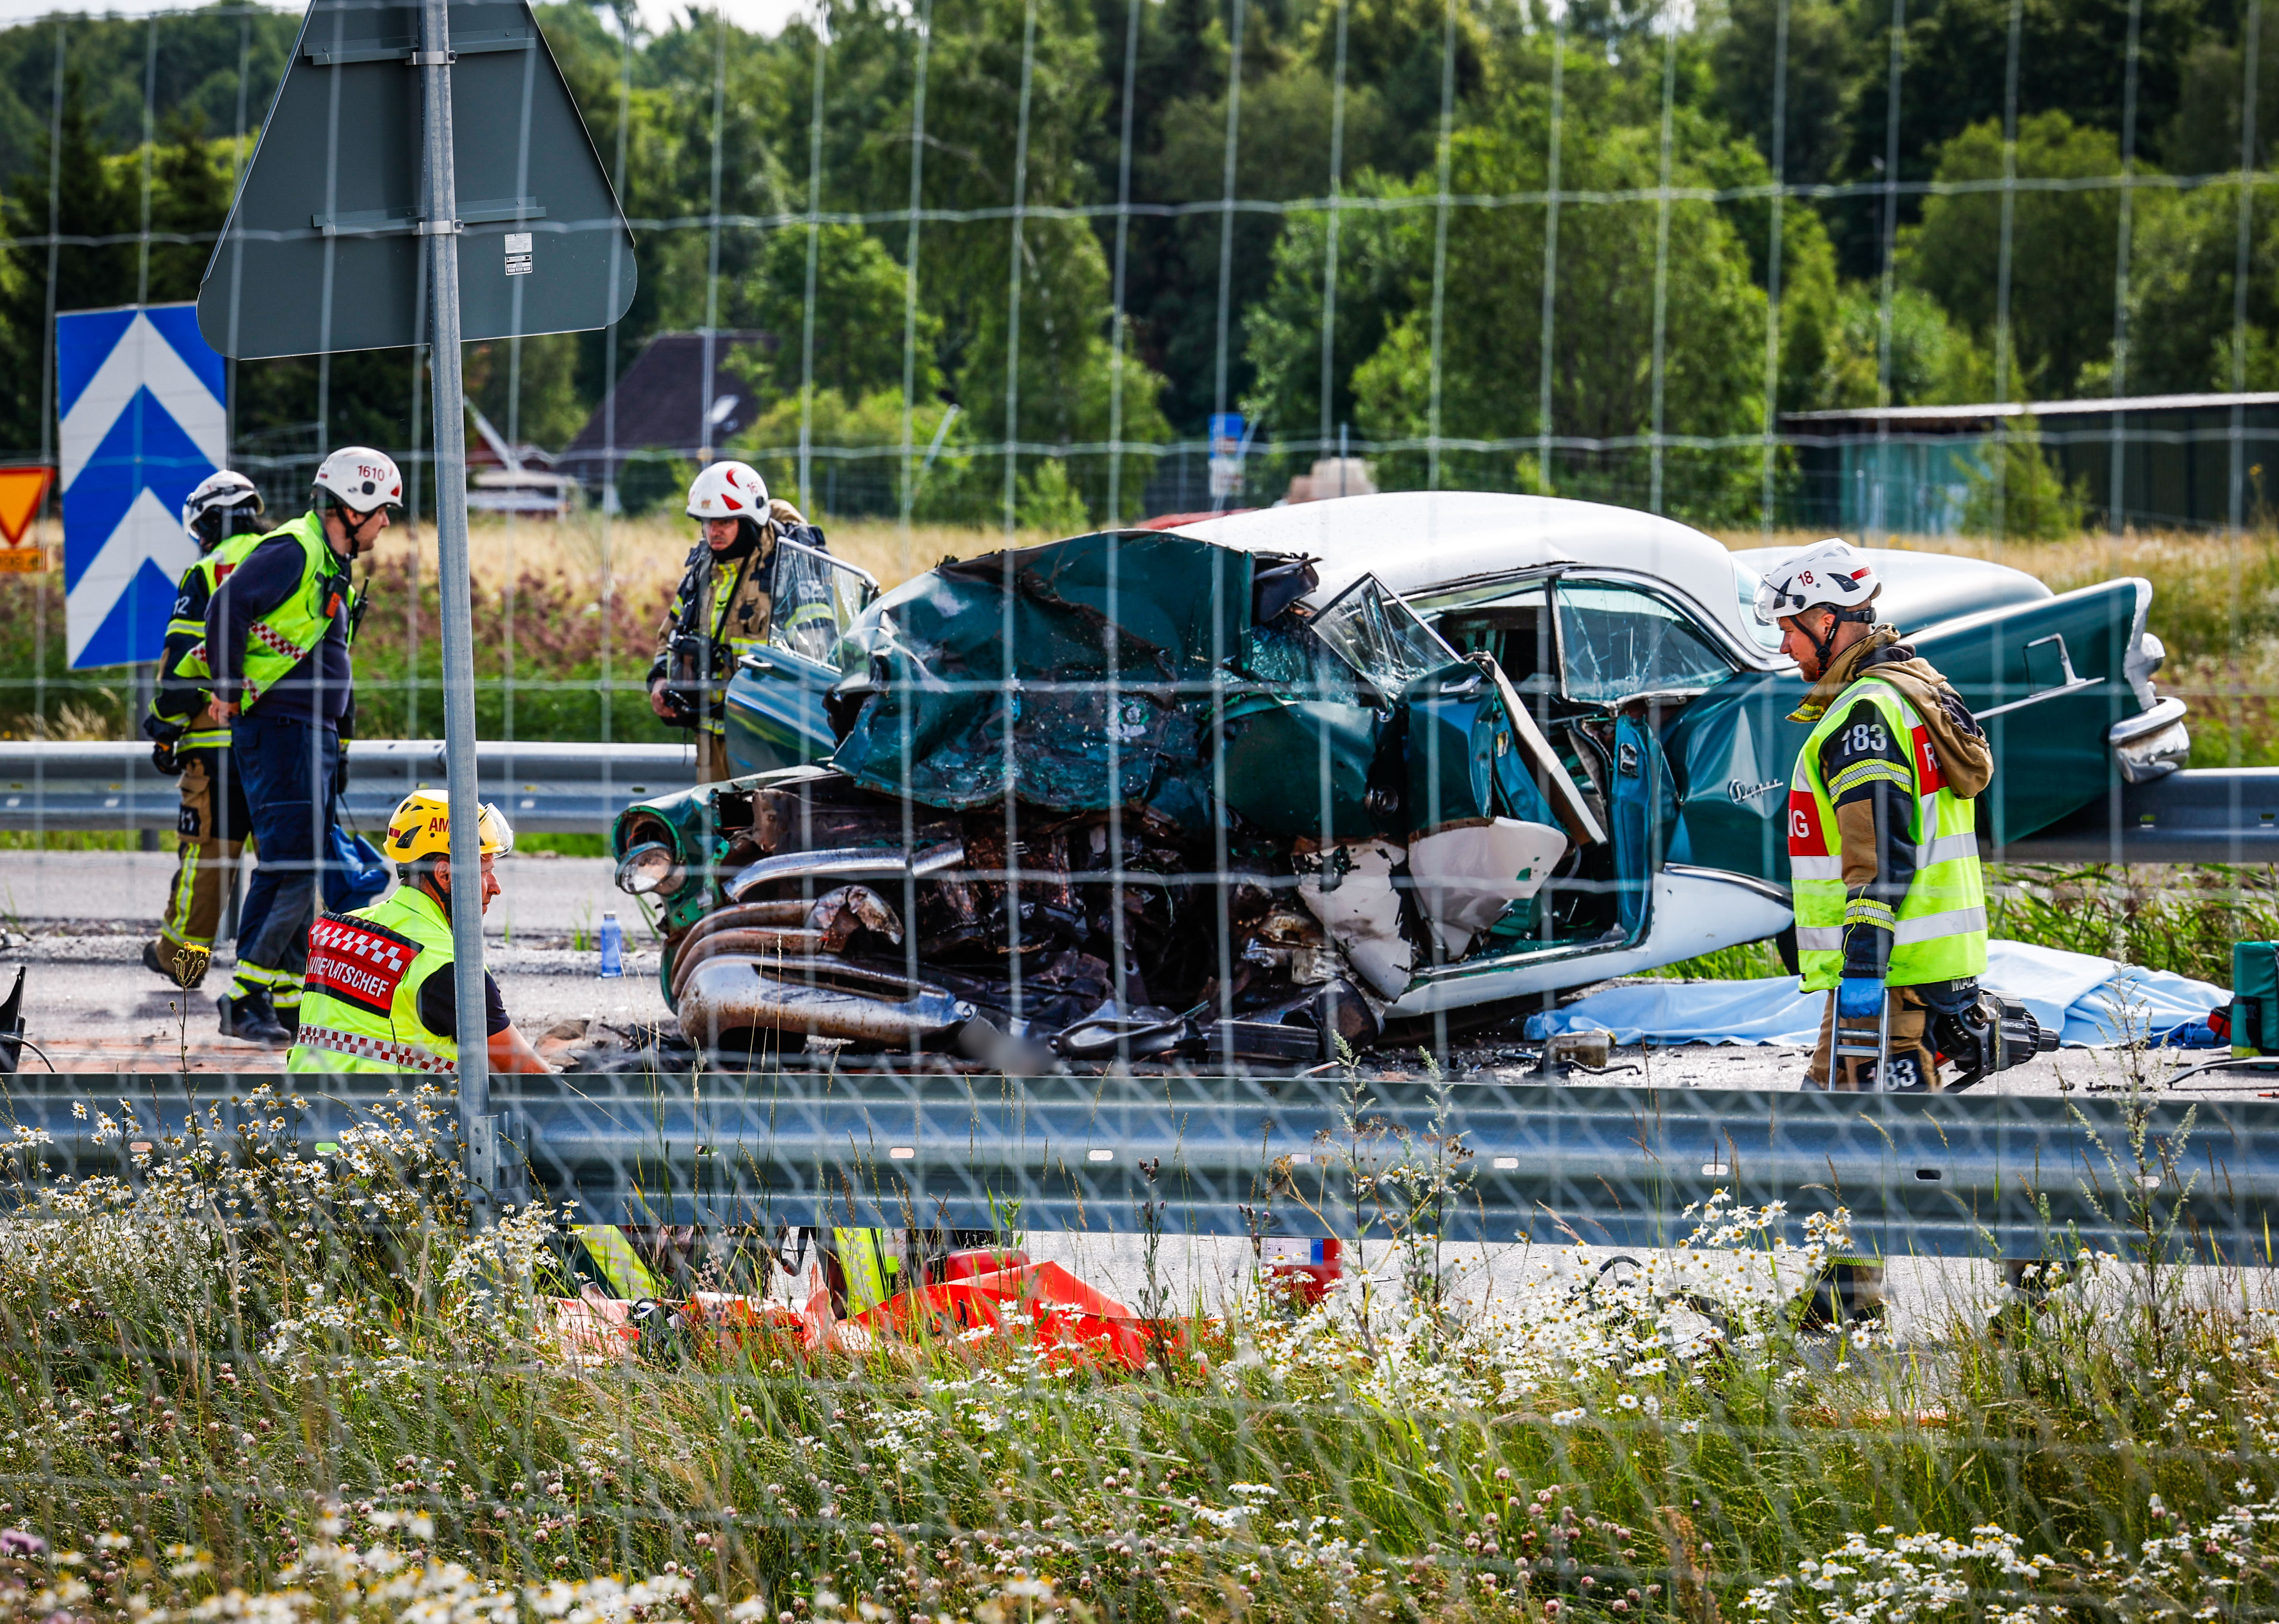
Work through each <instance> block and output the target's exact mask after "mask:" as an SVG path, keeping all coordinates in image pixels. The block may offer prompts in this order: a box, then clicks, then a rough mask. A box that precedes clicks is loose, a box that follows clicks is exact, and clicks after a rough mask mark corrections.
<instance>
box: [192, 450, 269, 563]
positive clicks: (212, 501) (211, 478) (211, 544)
mask: <svg viewBox="0 0 2279 1624" xmlns="http://www.w3.org/2000/svg"><path fill="white" fill-rule="evenodd" d="M262 505H263V504H262V501H261V493H260V492H259V491H258V490H257V489H255V488H254V484H253V481H252V480H250V479H247V478H246V477H245V476H244V475H243V474H242V473H235V472H233V471H230V470H229V469H226V468H225V469H223V470H222V471H220V472H219V473H210V474H208V475H207V476H206V477H205V478H204V479H201V480H199V481H198V484H197V488H196V490H194V491H192V492H191V493H190V494H188V495H187V496H185V497H183V498H182V528H183V529H184V530H185V531H187V532H189V537H190V540H193V541H195V542H196V543H197V544H198V550H199V551H200V552H202V553H210V552H211V551H212V550H213V549H214V548H216V547H218V546H219V545H220V543H221V541H222V540H223V536H222V531H223V529H224V528H225V527H226V525H228V523H229V520H228V518H227V517H226V515H227V513H228V512H229V510H231V509H239V508H249V509H252V510H253V511H254V512H255V513H259V512H260V511H261V509H262ZM209 514H212V515H215V516H217V517H213V518H212V519H211V520H208V521H207V523H206V524H205V525H203V528H202V527H201V526H200V525H199V521H200V520H201V519H206V517H207V516H208V515H209ZM209 532H211V533H209Z"/></svg>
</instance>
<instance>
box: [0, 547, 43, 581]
mask: <svg viewBox="0 0 2279 1624" xmlns="http://www.w3.org/2000/svg"><path fill="white" fill-rule="evenodd" d="M47 567H48V549H47V548H43V547H0V575H37V574H39V573H40V572H41V571H43V570H45V569H46V568H47Z"/></svg>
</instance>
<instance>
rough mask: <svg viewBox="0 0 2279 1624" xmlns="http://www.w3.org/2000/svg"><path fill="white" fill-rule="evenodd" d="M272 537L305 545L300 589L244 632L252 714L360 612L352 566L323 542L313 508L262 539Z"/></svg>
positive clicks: (322, 528) (318, 517)
mask: <svg viewBox="0 0 2279 1624" xmlns="http://www.w3.org/2000/svg"><path fill="white" fill-rule="evenodd" d="M272 536H290V537H292V538H293V539H294V540H295V541H297V542H299V543H300V544H301V554H302V558H301V584H300V585H299V586H296V587H295V588H294V589H293V591H292V592H291V593H289V594H287V596H286V599H285V601H283V602H282V603H280V604H279V605H278V606H277V607H276V608H275V609H271V610H270V611H269V612H268V613H267V614H266V615H264V616H262V617H260V618H259V619H257V620H256V621H254V622H253V623H252V624H249V626H248V627H247V628H246V637H245V670H244V671H243V673H242V676H243V678H244V681H245V695H244V703H245V708H246V709H249V710H250V709H254V708H255V707H257V705H259V704H260V702H261V696H262V695H263V694H265V693H268V692H269V690H270V689H272V688H273V687H275V686H277V685H278V684H279V683H280V682H282V681H283V680H284V679H285V678H287V677H288V676H290V675H291V674H292V672H293V669H294V668H295V666H297V665H299V664H300V663H301V662H302V661H303V660H305V659H307V658H308V657H309V653H310V651H311V649H313V648H315V647H316V646H317V645H318V643H319V642H321V641H323V640H324V637H325V634H326V632H328V631H330V630H331V629H332V623H333V620H334V617H337V616H349V617H353V611H354V609H355V607H356V601H355V593H354V589H353V587H352V586H350V584H349V571H348V565H347V564H345V563H342V562H341V559H340V557H339V555H337V554H335V553H334V551H333V549H332V546H331V544H330V543H329V542H327V541H326V540H325V521H324V518H323V517H322V516H321V515H319V514H318V513H317V511H316V510H315V509H311V510H310V511H308V512H306V513H303V515H302V516H301V517H299V518H296V519H295V520H294V521H293V522H292V523H291V524H289V525H280V527H279V528H277V529H275V530H272V531H271V532H269V534H268V535H265V536H263V537H262V538H260V540H263V541H266V540H269V539H270V538H271V537H272ZM257 545H258V543H257ZM247 550H248V551H249V552H250V551H251V550H252V549H251V548H248V549H247Z"/></svg>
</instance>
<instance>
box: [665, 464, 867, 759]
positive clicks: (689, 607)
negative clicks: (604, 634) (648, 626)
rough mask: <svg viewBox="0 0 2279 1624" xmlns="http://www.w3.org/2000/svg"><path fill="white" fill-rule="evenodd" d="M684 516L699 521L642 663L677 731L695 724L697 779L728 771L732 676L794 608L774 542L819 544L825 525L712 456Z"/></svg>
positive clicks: (744, 467)
mask: <svg viewBox="0 0 2279 1624" xmlns="http://www.w3.org/2000/svg"><path fill="white" fill-rule="evenodd" d="M687 511H688V517H691V518H693V519H694V520H695V521H696V522H697V525H698V526H699V534H698V538H697V543H696V546H695V547H694V548H692V549H691V550H690V552H689V555H688V563H687V571H686V573H684V574H683V575H682V577H681V578H680V589H679V592H678V593H676V594H674V596H673V601H672V607H671V609H669V610H667V611H666V613H665V617H664V624H662V625H660V626H659V627H658V628H657V637H656V659H655V660H654V661H652V662H651V663H650V665H649V669H648V693H649V706H650V708H651V709H654V710H655V711H656V714H657V716H659V717H660V718H661V719H662V720H664V721H666V722H669V723H671V724H673V725H674V726H675V727H686V728H690V729H693V730H694V732H695V734H696V757H697V759H696V769H697V771H696V776H697V778H698V779H699V781H701V782H703V783H708V784H709V783H714V782H717V781H718V780H720V779H722V778H727V777H729V776H730V768H729V763H728V747H727V737H726V731H725V728H726V716H727V691H728V679H729V678H731V677H732V676H733V675H734V674H735V670H736V666H737V664H738V663H739V662H740V661H741V660H742V659H743V658H744V656H745V655H747V654H748V653H750V652H751V651H752V650H753V649H755V648H757V647H760V646H761V645H763V644H764V643H766V642H767V641H768V640H769V639H770V637H771V634H772V633H774V632H777V631H779V630H780V629H781V628H779V626H778V625H777V624H776V623H777V622H778V620H779V619H780V618H783V617H786V616H787V615H791V614H795V613H796V612H797V609H798V606H795V605H787V604H781V603H779V602H778V601H776V599H777V593H776V590H775V586H776V580H775V578H776V573H777V571H776V545H777V543H778V542H779V541H786V540H788V541H792V542H794V543H796V544H798V545H800V546H802V547H809V548H817V549H818V550H819V549H821V548H822V547H823V545H824V541H823V532H822V531H820V530H818V529H817V528H816V527H815V526H814V525H810V524H809V523H808V522H807V520H806V519H805V518H804V517H802V516H801V514H800V510H799V509H797V508H795V507H794V506H793V505H792V504H791V503H790V502H785V501H783V500H782V499H781V498H774V499H771V498H770V496H769V495H768V487H767V482H766V481H765V480H764V479H761V478H760V474H759V471H758V470H757V469H756V468H754V467H753V466H752V465H751V464H750V463H739V462H733V461H731V462H718V463H712V464H710V466H709V467H707V468H705V469H704V470H703V471H701V472H700V473H698V474H697V476H696V478H695V479H694V482H693V483H691V484H690V486H689V487H688V509H687Z"/></svg>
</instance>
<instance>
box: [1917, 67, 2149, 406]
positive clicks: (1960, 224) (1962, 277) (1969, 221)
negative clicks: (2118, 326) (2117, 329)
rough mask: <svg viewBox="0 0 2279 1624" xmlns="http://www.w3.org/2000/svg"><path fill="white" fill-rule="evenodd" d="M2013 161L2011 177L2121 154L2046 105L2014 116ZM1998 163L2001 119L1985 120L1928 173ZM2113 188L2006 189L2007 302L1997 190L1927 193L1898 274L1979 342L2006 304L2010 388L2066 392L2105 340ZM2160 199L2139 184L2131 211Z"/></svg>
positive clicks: (1960, 183)
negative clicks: (2013, 368) (2013, 363)
mask: <svg viewBox="0 0 2279 1624" xmlns="http://www.w3.org/2000/svg"><path fill="white" fill-rule="evenodd" d="M2015 164H2016V169H2015V173H2016V174H2017V176H2018V178H2019V179H2020V180H2055V181H2082V182H2093V181H2096V180H2109V179H2111V178H2112V177H2114V176H2116V175H2118V174H2119V173H2120V172H2121V154H2120V149H2119V145H2118V143H2117V142H2115V141H2114V138H2113V137H2112V136H2111V135H2110V134H2106V132H2105V131H2103V130H2098V129H2085V128H2083V127H2082V126H2079V125H2076V123H2074V121H2073V120H2072V119H2069V118H2068V117H2067V116H2066V115H2065V114H2064V113H2061V112H2045V113H2038V114H2037V115H2035V116H2034V117H2032V118H2030V119H2023V120H2022V121H2021V122H2020V123H2019V126H2018V140H2017V149H2016V155H2015ZM2003 172H2004V155H2003V140H2002V129H2001V126H2000V125H1999V123H1995V122H1991V121H1990V122H1988V123H1984V124H1977V125H1973V126H1971V127H1970V128H1968V129H1967V130H1965V131H1963V132H1962V133H1961V134H1959V135H1957V136H1955V137H1954V139H1953V140H1952V141H1950V142H1947V143H1946V145H1945V147H1944V148H1942V149H1940V152H1939V158H1938V172H1937V177H1936V178H1937V180H1938V182H1939V183H1940V184H1941V185H1944V186H1956V187H1970V186H1974V185H1976V184H1977V183H1982V182H1985V181H1989V180H1995V181H1999V180H2001V178H2002V176H2003ZM2120 196H2121V195H2120V193H2119V192H2118V191H2117V190H2115V189H2114V188H2110V187H2100V186H2095V185H2085V186H2080V187H2058V188H2021V189H2018V190H2016V191H2014V192H2012V193H2011V194H2010V196H2009V200H2008V209H2009V221H2010V225H2009V232H2010V243H2009V248H2010V253H2009V276H2010V282H2009V291H2008V303H2007V308H2006V307H2005V305H2004V303H2003V295H2002V287H2001V269H2002V249H2003V241H2002V237H2003V215H2004V198H2003V195H2002V193H2001V191H2000V190H1999V189H1988V190H1957V191H1953V192H1945V193H1942V194H1938V195H1933V196H1932V197H1930V199H1928V200H1927V201H1926V202H1925V203H1924V204H1923V214H1922V224H1921V225H1920V226H1915V227H1912V228H1910V229H1909V230H1908V231H1907V234H1906V237H1905V240H1904V241H1903V244H1902V247H1901V253H1900V273H1901V275H1902V276H1903V277H1905V279H1906V280H1907V282H1908V283H1909V285H1911V286H1913V287H1920V288H1922V290H1923V291H1924V292H1926V293H1928V294H1930V295H1931V296H1932V297H1933V298H1935V299H1937V300H1938V302H1939V303H1940V304H1941V305H1942V306H1943V307H1945V310H1947V312H1948V313H1949V314H1950V315H1952V316H1953V318H1955V320H1957V321H1959V322H1961V324H1962V325H1963V326H1967V327H1968V328H1969V329H1970V330H1971V332H1972V333H1973V334H1974V335H1975V336H1976V338H1977V340H1978V341H1980V342H1982V343H1986V342H1991V341H1992V339H1993V337H1994V335H1995V333H1996V331H1997V329H1998V328H1999V326H2000V325H2001V323H2002V319H2003V318H2004V316H2005V315H2006V314H2007V318H2008V323H2009V331H2010V333H2011V335H2012V338H2013V341H2014V343H2015V345H2016V349H2017V356H2018V363H2019V366H2020V368H2021V371H2022V376H2017V377H2014V378H2013V379H2011V380H2010V391H2011V395H2012V396H2013V398H2024V397H2029V396H2031V395H2046V396H2062V395H2071V394H2072V393H2073V392H2074V390H2075V389H2076V387H2077V384H2078V382H2079V380H2080V379H2081V376H2082V373H2083V369H2084V368H2087V367H2089V366H2091V365H2092V364H2096V363H2100V362H2103V361H2105V360H2106V358H2107V357H2109V356H2111V354H2112V351H2113V318H2114V295H2115V290H2116V283H2115V280H2114V261H2115V257H2116V255H2117V252H2118V249H2119V244H2120V237H2119V232H2120V212H2121V204H2120ZM2159 203H2160V195H2159V194H2158V193H2153V192H2140V193H2139V194H2138V195H2137V218H2138V220H2139V221H2140V222H2143V223H2145V224H2149V223H2150V217H2151V216H2152V215H2153V214H2155V213H2157V211H2158V208H2159Z"/></svg>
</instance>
